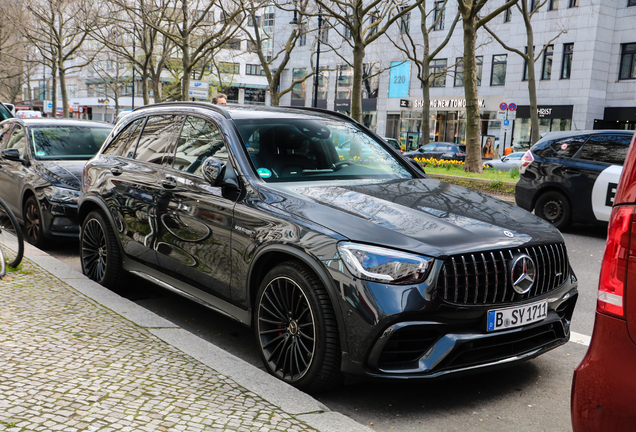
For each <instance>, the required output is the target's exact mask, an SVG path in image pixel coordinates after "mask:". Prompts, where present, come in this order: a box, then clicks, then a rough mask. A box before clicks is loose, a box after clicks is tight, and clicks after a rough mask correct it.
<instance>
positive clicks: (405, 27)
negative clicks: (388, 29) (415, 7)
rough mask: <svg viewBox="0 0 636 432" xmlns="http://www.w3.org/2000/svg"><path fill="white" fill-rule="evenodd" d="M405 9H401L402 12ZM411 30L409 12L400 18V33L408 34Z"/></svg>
mask: <svg viewBox="0 0 636 432" xmlns="http://www.w3.org/2000/svg"><path fill="white" fill-rule="evenodd" d="M404 9H405V7H403V8H402V10H404ZM409 30H411V12H407V13H405V14H404V15H402V18H400V33H408V32H409Z"/></svg>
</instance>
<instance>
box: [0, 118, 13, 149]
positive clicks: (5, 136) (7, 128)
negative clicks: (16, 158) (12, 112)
mask: <svg viewBox="0 0 636 432" xmlns="http://www.w3.org/2000/svg"><path fill="white" fill-rule="evenodd" d="M12 127H13V123H7V124H5V125H4V126H2V128H1V129H0V150H2V149H5V148H7V143H8V142H9V136H10V135H11V128H12Z"/></svg>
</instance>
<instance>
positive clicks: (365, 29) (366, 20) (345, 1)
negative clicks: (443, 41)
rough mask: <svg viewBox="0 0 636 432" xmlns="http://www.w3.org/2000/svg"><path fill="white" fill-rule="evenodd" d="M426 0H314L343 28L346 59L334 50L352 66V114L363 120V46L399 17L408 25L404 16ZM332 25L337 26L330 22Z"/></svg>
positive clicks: (378, 36)
mask: <svg viewBox="0 0 636 432" xmlns="http://www.w3.org/2000/svg"><path fill="white" fill-rule="evenodd" d="M424 1H425V0H414V2H413V3H412V4H411V5H409V6H401V3H398V2H396V1H386V0H370V1H364V0H316V3H317V4H318V6H319V7H320V9H321V12H322V13H323V14H324V15H325V16H326V17H327V19H328V20H329V21H330V22H332V23H334V24H335V23H338V24H340V25H342V26H343V28H344V30H345V31H344V34H343V36H344V38H343V39H344V44H345V46H348V47H350V48H351V50H352V60H351V61H350V62H349V61H348V60H347V58H346V55H345V54H343V53H342V49H340V50H336V51H335V52H336V53H337V54H339V55H340V57H341V58H342V59H343V60H345V61H347V62H348V63H349V64H350V65H351V66H352V68H353V83H352V89H351V117H353V119H355V120H356V121H358V122H362V85H363V69H364V66H363V65H364V56H365V50H366V48H367V47H368V46H369V45H370V44H371V43H373V42H375V41H376V40H378V38H380V37H381V36H382V35H384V34H385V33H386V32H387V30H388V29H389V28H391V26H392V25H393V23H395V22H396V21H398V20H401V21H400V23H401V25H402V26H404V27H403V28H404V30H407V31H408V29H407V28H406V26H407V25H408V21H407V17H408V16H409V14H410V13H411V11H412V10H413V9H415V8H416V7H418V6H419V4H420V3H422V2H424ZM332 29H334V30H336V32H338V30H337V29H336V26H333V27H332Z"/></svg>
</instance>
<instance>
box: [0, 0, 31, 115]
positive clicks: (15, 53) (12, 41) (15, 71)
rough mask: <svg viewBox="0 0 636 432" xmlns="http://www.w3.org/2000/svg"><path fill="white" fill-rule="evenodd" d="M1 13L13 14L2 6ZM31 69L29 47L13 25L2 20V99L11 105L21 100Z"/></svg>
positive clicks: (0, 28) (0, 57) (0, 81)
mask: <svg viewBox="0 0 636 432" xmlns="http://www.w3.org/2000/svg"><path fill="white" fill-rule="evenodd" d="M0 13H2V14H7V13H11V11H10V10H8V8H7V5H6V4H4V3H2V4H0ZM28 69H29V64H28V47H27V46H26V44H24V43H23V42H22V39H21V37H20V35H19V33H18V32H17V31H16V29H15V27H14V26H13V23H12V22H10V21H8V20H0V97H2V99H4V100H5V101H9V102H11V103H14V104H15V102H16V100H17V99H18V97H20V98H21V92H22V85H23V84H24V80H25V77H26V74H27V72H28Z"/></svg>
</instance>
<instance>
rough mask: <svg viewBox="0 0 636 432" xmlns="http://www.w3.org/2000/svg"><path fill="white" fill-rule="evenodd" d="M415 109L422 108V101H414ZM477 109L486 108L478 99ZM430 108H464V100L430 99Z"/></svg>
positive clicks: (483, 100) (483, 101) (484, 103)
mask: <svg viewBox="0 0 636 432" xmlns="http://www.w3.org/2000/svg"><path fill="white" fill-rule="evenodd" d="M414 105H415V108H422V107H423V106H424V100H422V99H416V100H415V103H414ZM478 106H479V108H486V100H485V99H478ZM430 107H431V108H466V99H431V103H430Z"/></svg>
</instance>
